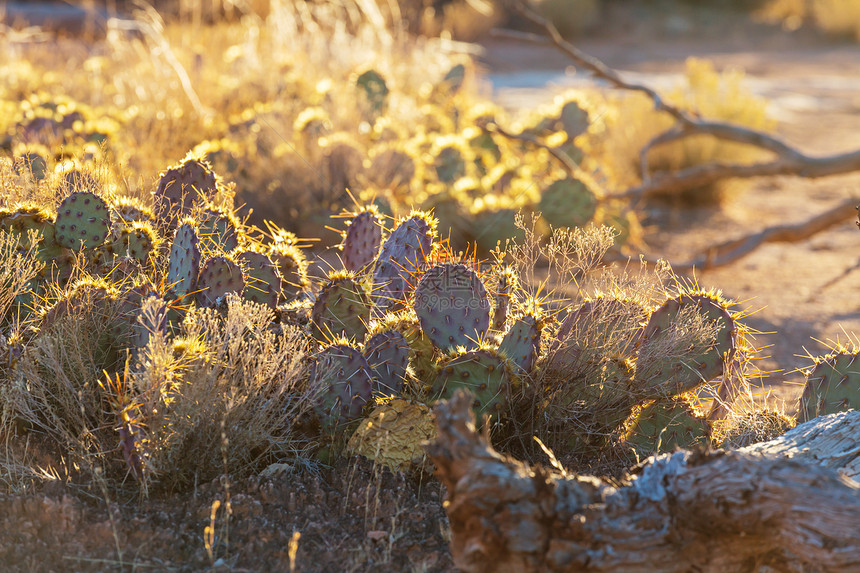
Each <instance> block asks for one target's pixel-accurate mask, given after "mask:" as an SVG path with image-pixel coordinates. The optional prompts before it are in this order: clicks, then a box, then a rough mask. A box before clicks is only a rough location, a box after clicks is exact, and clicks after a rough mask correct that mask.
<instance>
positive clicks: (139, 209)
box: [110, 196, 155, 225]
mask: <svg viewBox="0 0 860 573" xmlns="http://www.w3.org/2000/svg"><path fill="white" fill-rule="evenodd" d="M110 217H111V221H113V223H114V224H115V225H116V224H119V223H123V224H127V223H134V222H140V223H150V224H153V225H154V224H155V213H153V212H152V210H151V209H150V208H149V207H147V206H146V205H144V204H143V203H142V202H140V201H139V200H137V199H135V198H134V197H125V196H123V197H115V198H114V199H113V200H112V201H111V205H110Z"/></svg>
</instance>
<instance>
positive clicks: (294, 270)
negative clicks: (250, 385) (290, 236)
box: [269, 241, 310, 300]
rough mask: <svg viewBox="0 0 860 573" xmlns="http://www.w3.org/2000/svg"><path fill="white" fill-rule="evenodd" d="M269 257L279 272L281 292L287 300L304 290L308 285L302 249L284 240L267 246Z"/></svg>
mask: <svg viewBox="0 0 860 573" xmlns="http://www.w3.org/2000/svg"><path fill="white" fill-rule="evenodd" d="M269 258H270V259H272V262H274V263H275V264H276V265H277V266H278V271H279V272H280V273H281V289H282V290H281V294H282V296H283V298H285V299H287V300H289V299H292V298H295V297H296V296H298V295H299V294H301V293H302V292H304V291H305V290H306V289H307V288H308V287H309V286H310V281H309V280H308V262H307V259H306V258H305V255H304V253H302V250H301V249H300V248H299V247H298V246H297V245H295V244H291V243H288V242H284V241H278V242H275V243H272V244H271V245H270V246H269Z"/></svg>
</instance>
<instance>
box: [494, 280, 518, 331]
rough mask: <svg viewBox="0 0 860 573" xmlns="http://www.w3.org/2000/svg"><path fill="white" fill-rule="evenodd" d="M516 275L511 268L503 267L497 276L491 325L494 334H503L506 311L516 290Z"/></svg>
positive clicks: (505, 326)
mask: <svg viewBox="0 0 860 573" xmlns="http://www.w3.org/2000/svg"><path fill="white" fill-rule="evenodd" d="M517 282H518V279H517V273H516V271H514V269H512V268H511V267H505V268H503V269H502V270H501V272H500V273H499V274H498V275H497V278H496V285H495V288H494V289H493V293H492V298H493V324H492V329H493V330H494V331H496V332H505V331H506V330H507V325H508V310H509V309H510V307H511V297H513V295H514V290H515V289H516V288H517Z"/></svg>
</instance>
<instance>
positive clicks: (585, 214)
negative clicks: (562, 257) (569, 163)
mask: <svg viewBox="0 0 860 573" xmlns="http://www.w3.org/2000/svg"><path fill="white" fill-rule="evenodd" d="M537 210H538V211H540V212H541V214H542V215H543V218H544V219H545V220H546V222H547V223H549V224H550V225H553V226H555V227H582V226H584V225H585V224H586V223H588V222H589V221H591V220H592V219H593V218H594V215H595V213H596V212H597V198H596V197H595V195H594V193H593V192H592V191H591V189H589V188H588V187H587V186H586V185H585V183H583V182H582V181H581V180H579V179H574V178H571V177H566V178H564V179H559V180H558V181H555V182H554V183H552V184H551V185H550V186H549V187H547V188H546V189H544V190H543V192H542V193H541V198H540V202H539V203H538V206H537Z"/></svg>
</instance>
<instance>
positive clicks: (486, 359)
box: [433, 349, 517, 419]
mask: <svg viewBox="0 0 860 573" xmlns="http://www.w3.org/2000/svg"><path fill="white" fill-rule="evenodd" d="M516 383H517V377H516V375H515V374H514V372H513V370H512V369H511V366H510V363H509V362H508V361H507V359H505V358H504V357H503V356H501V355H499V354H498V353H496V352H494V351H492V350H489V349H481V350H471V351H469V352H465V353H463V354H459V355H457V356H454V357H453V358H450V359H449V360H447V361H445V362H443V363H442V364H440V365H439V373H438V375H437V377H436V381H435V382H434V384H433V395H434V396H437V397H439V399H448V398H450V397H451V396H452V395H453V394H454V391H455V390H457V389H459V388H465V389H468V390H470V391H471V392H472V393H473V394H474V395H475V403H474V406H473V408H474V410H475V413H476V415H477V416H478V419H480V418H481V416H483V415H484V414H493V415H498V414H499V412H501V411H502V410H503V409H504V407H505V406H506V405H507V402H508V397H509V396H510V392H511V388H512V387H513V386H514V385H515V384H516Z"/></svg>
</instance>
